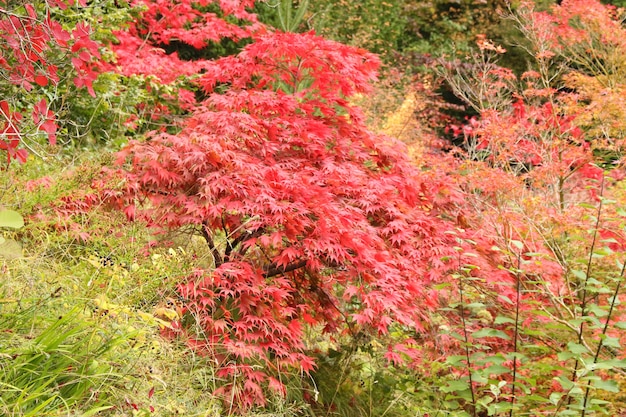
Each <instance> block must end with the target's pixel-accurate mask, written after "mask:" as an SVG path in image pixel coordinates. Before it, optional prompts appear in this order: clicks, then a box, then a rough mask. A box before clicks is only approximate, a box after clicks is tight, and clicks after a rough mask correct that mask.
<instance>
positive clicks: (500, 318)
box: [493, 316, 515, 324]
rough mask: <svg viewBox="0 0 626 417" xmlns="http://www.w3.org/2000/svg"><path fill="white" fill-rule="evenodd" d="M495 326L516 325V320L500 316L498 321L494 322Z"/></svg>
mask: <svg viewBox="0 0 626 417" xmlns="http://www.w3.org/2000/svg"><path fill="white" fill-rule="evenodd" d="M493 323H494V324H503V323H515V320H513V319H512V318H510V317H505V316H498V317H496V319H495V320H494V321H493Z"/></svg>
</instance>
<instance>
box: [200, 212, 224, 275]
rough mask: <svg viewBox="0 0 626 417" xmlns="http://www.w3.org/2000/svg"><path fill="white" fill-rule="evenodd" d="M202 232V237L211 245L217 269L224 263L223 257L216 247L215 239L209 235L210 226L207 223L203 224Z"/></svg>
mask: <svg viewBox="0 0 626 417" xmlns="http://www.w3.org/2000/svg"><path fill="white" fill-rule="evenodd" d="M200 231H201V232H202V237H204V240H206V243H207V245H209V249H211V253H212V254H213V260H214V262H215V267H216V268H217V267H218V266H220V265H221V264H223V263H224V261H223V259H222V256H221V255H220V251H219V250H218V249H217V248H216V247H215V243H214V242H213V238H212V237H211V234H210V233H209V226H208V225H207V224H206V222H205V223H202V227H201V228H200Z"/></svg>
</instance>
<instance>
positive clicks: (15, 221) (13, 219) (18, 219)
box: [0, 210, 24, 229]
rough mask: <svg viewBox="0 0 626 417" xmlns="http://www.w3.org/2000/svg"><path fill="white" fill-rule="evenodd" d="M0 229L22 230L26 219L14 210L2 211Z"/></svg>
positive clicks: (0, 211) (0, 213)
mask: <svg viewBox="0 0 626 417" xmlns="http://www.w3.org/2000/svg"><path fill="white" fill-rule="evenodd" d="M0 227H10V228H13V229H20V228H22V227H24V218H23V217H22V215H21V214H20V213H18V212H17V211H13V210H0Z"/></svg>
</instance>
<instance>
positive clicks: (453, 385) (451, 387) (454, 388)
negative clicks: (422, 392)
mask: <svg viewBox="0 0 626 417" xmlns="http://www.w3.org/2000/svg"><path fill="white" fill-rule="evenodd" d="M468 389H469V384H468V383H467V381H463V380H456V381H449V382H448V384H447V385H446V386H445V387H441V388H440V390H441V391H443V392H446V393H450V392H459V391H465V390H468Z"/></svg>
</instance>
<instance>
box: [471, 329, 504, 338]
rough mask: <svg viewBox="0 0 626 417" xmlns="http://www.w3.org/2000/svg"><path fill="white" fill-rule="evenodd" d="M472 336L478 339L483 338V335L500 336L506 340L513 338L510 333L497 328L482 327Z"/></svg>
mask: <svg viewBox="0 0 626 417" xmlns="http://www.w3.org/2000/svg"><path fill="white" fill-rule="evenodd" d="M472 337H473V338H476V339H478V338H481V337H499V338H500V339H505V340H510V339H511V338H510V337H509V335H508V334H506V333H504V332H503V331H500V330H496V329H489V328H487V329H481V330H479V331H477V332H474V333H472Z"/></svg>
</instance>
